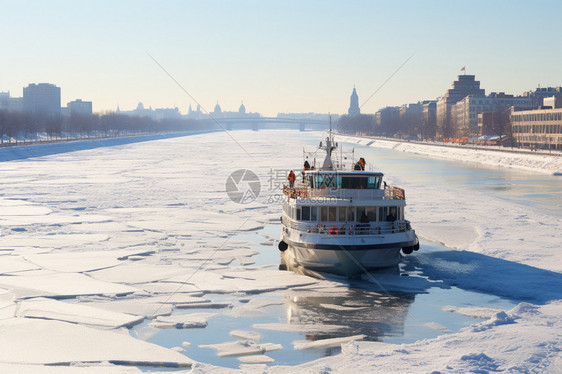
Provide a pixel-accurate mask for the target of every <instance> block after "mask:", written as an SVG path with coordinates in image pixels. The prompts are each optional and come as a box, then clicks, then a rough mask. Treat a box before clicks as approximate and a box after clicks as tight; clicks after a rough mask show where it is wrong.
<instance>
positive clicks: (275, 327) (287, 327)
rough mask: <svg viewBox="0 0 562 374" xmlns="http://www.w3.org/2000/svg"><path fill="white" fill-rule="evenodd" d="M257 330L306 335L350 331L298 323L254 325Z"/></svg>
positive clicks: (343, 327) (342, 327)
mask: <svg viewBox="0 0 562 374" xmlns="http://www.w3.org/2000/svg"><path fill="white" fill-rule="evenodd" d="M252 327H253V328H255V329H260V330H270V331H281V332H300V333H304V334H313V333H319V332H324V333H329V332H337V331H341V330H345V329H348V328H349V327H348V326H341V325H320V324H317V325H310V324H296V323H256V324H254V325H252Z"/></svg>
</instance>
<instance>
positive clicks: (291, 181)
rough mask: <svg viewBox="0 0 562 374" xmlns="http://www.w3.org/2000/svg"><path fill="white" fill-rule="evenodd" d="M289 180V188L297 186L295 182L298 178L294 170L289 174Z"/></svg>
mask: <svg viewBox="0 0 562 374" xmlns="http://www.w3.org/2000/svg"><path fill="white" fill-rule="evenodd" d="M287 179H288V180H289V187H291V188H293V187H294V186H295V180H297V176H296V175H295V173H294V172H293V171H292V170H291V171H290V172H289V176H288V177H287Z"/></svg>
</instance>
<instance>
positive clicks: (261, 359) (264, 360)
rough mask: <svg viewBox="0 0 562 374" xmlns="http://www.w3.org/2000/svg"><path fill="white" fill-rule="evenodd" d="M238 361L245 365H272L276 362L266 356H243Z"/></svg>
mask: <svg viewBox="0 0 562 374" xmlns="http://www.w3.org/2000/svg"><path fill="white" fill-rule="evenodd" d="M238 360H239V361H240V362H242V363H244V364H270V363H272V362H275V360H274V359H272V358H271V357H269V356H266V355H255V356H243V357H238Z"/></svg>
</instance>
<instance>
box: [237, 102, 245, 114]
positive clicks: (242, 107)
mask: <svg viewBox="0 0 562 374" xmlns="http://www.w3.org/2000/svg"><path fill="white" fill-rule="evenodd" d="M238 113H239V114H246V107H245V106H244V102H242V104H240V108H238Z"/></svg>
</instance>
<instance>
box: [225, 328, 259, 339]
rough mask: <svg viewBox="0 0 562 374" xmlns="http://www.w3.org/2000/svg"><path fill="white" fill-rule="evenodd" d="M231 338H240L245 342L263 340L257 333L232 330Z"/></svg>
mask: <svg viewBox="0 0 562 374" xmlns="http://www.w3.org/2000/svg"><path fill="white" fill-rule="evenodd" d="M230 336H232V337H233V338H239V339H243V340H252V341H255V342H259V341H260V340H261V334H260V333H259V332H257V331H247V330H232V331H231V332H230Z"/></svg>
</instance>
